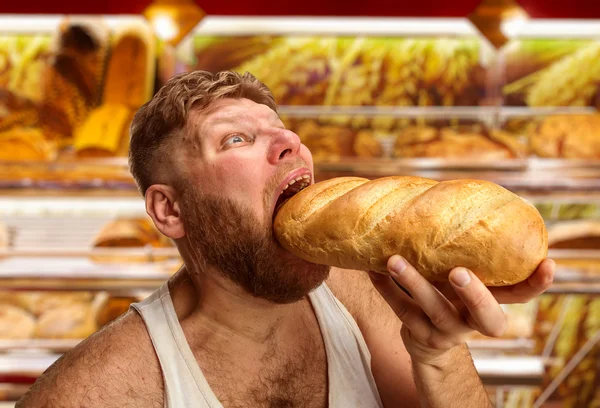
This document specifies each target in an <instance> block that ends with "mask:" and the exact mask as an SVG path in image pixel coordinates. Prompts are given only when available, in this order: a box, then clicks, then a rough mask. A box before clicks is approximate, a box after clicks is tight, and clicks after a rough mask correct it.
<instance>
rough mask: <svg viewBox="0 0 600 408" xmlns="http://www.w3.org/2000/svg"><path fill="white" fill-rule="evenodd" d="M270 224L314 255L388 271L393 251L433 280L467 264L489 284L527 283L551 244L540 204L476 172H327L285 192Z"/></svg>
mask: <svg viewBox="0 0 600 408" xmlns="http://www.w3.org/2000/svg"><path fill="white" fill-rule="evenodd" d="M274 230H275V235H276V237H277V239H278V241H279V242H280V243H281V245H282V246H283V247H284V248H286V249H288V250H289V251H290V252H292V253H293V254H295V255H297V256H298V257H301V258H303V259H305V260H308V261H310V262H315V263H319V264H327V265H331V266H336V267H341V268H348V269H358V270H374V271H378V272H382V273H387V272H386V270H387V267H386V265H387V261H388V259H389V257H390V256H392V255H394V254H400V255H402V256H404V257H405V258H406V259H407V260H408V262H410V263H411V264H412V265H413V266H414V267H415V268H416V269H417V270H418V271H419V272H420V273H421V274H423V276H425V277H426V278H427V279H428V280H430V281H445V280H446V279H447V275H448V273H449V272H450V270H451V269H452V268H454V267H457V266H464V267H466V268H469V269H471V270H472V271H473V272H474V273H475V274H476V275H477V276H478V277H479V278H480V279H481V280H482V281H483V282H484V283H485V284H486V285H489V286H502V285H511V284H514V283H517V282H520V281H523V280H524V279H526V278H527V277H528V276H530V275H531V274H532V273H533V272H534V271H535V269H536V268H537V266H538V265H539V263H540V262H541V261H542V260H543V259H544V258H545V257H546V255H547V250H548V248H547V245H548V237H547V232H546V228H545V226H544V221H543V219H542V217H541V216H540V214H539V212H538V211H537V210H536V209H535V207H534V206H532V205H530V204H529V203H528V202H526V201H525V200H523V199H521V198H520V197H519V196H517V195H515V194H513V193H511V192H509V191H508V190H505V189H504V188H502V187H500V186H498V185H496V184H493V183H491V182H487V181H478V180H455V181H444V182H439V183H438V182H436V181H433V180H428V179H423V178H419V177H400V176H397V177H384V178H380V179H377V180H373V181H369V180H367V179H364V178H358V177H339V178H334V179H329V180H326V181H323V182H320V183H317V184H314V185H312V186H310V187H307V188H306V189H304V190H302V191H300V192H299V193H297V194H296V195H294V196H293V197H292V198H290V199H288V200H287V201H286V202H285V203H284V204H283V205H282V206H281V207H280V209H279V211H278V212H277V215H276V217H275V221H274Z"/></svg>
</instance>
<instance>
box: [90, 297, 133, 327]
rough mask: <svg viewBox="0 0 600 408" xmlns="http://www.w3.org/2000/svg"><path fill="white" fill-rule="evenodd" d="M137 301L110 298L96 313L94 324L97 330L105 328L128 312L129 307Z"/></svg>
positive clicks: (130, 298)
mask: <svg viewBox="0 0 600 408" xmlns="http://www.w3.org/2000/svg"><path fill="white" fill-rule="evenodd" d="M137 301H138V299H136V298H133V297H111V298H110V299H108V301H107V302H106V304H105V305H104V307H103V308H102V309H101V310H100V311H99V312H98V315H97V316H96V324H97V325H98V327H99V328H101V327H104V326H106V325H107V324H109V323H111V322H112V321H114V320H116V319H117V318H118V317H119V316H121V315H123V314H124V313H126V312H127V311H128V310H129V306H130V305H131V304H132V303H135V302H137Z"/></svg>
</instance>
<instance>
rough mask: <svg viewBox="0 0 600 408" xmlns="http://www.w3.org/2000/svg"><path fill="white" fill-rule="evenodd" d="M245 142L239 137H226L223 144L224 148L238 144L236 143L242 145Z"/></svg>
mask: <svg viewBox="0 0 600 408" xmlns="http://www.w3.org/2000/svg"><path fill="white" fill-rule="evenodd" d="M245 141H246V139H244V137H243V136H240V135H233V136H230V137H228V138H227V139H225V143H223V144H224V145H225V146H231V145H234V144H238V143H244V142H245Z"/></svg>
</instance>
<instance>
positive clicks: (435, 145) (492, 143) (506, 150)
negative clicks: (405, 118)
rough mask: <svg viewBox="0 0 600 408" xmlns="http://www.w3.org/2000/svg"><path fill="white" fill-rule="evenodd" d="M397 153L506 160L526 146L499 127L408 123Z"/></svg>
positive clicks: (416, 155) (521, 152)
mask: <svg viewBox="0 0 600 408" xmlns="http://www.w3.org/2000/svg"><path fill="white" fill-rule="evenodd" d="M395 154H396V157H406V158H417V157H422V158H446V159H463V158H465V159H469V158H470V159H485V160H502V159H512V158H518V157H522V156H524V154H525V146H524V145H523V144H522V143H520V142H519V141H518V140H517V139H516V138H515V137H512V136H510V135H507V134H505V133H504V132H502V131H499V130H490V131H489V132H487V131H486V132H475V131H471V130H467V131H457V130H454V129H452V128H441V129H437V128H433V127H419V126H413V127H408V128H406V129H404V130H402V131H400V132H399V133H398V136H397V139H396V147H395Z"/></svg>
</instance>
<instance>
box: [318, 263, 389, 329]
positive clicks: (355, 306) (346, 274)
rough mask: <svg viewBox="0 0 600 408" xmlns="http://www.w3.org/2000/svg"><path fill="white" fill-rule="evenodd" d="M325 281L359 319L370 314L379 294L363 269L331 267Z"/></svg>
mask: <svg viewBox="0 0 600 408" xmlns="http://www.w3.org/2000/svg"><path fill="white" fill-rule="evenodd" d="M325 283H326V284H327V287H329V289H330V290H331V292H332V293H333V294H334V296H335V297H336V298H337V299H338V300H339V301H340V302H341V303H342V304H343V305H344V306H345V307H346V309H347V310H348V312H349V313H350V314H351V315H352V317H354V319H355V320H357V321H359V320H362V319H363V317H364V316H365V315H368V314H369V312H370V311H371V310H369V309H370V307H371V300H372V299H373V297H375V296H378V295H379V294H378V293H377V291H376V289H375V288H374V287H373V285H372V284H371V280H370V278H369V274H368V273H367V272H363V271H356V270H350V269H340V268H331V272H330V273H329V277H328V278H327V280H326V281H325Z"/></svg>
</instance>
